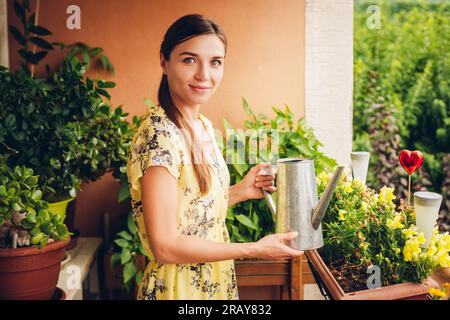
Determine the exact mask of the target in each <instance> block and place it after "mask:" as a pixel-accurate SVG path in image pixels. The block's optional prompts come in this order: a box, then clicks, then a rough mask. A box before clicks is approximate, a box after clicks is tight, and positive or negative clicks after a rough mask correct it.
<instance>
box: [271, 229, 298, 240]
mask: <svg viewBox="0 0 450 320" xmlns="http://www.w3.org/2000/svg"><path fill="white" fill-rule="evenodd" d="M275 235H276V237H277V239H278V240H280V241H282V240H286V241H289V240H293V239H295V238H297V236H298V232H297V231H291V232H285V233H276V234H275Z"/></svg>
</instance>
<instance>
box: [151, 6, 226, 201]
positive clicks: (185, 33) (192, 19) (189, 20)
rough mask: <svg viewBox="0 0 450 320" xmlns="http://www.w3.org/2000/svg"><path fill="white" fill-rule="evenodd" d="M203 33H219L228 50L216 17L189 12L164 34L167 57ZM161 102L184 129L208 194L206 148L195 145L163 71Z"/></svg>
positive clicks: (199, 178)
mask: <svg viewBox="0 0 450 320" xmlns="http://www.w3.org/2000/svg"><path fill="white" fill-rule="evenodd" d="M204 34H215V35H217V37H219V39H220V40H221V41H222V42H223V44H224V47H225V52H226V50H227V40H226V37H225V34H224V32H223V31H222V29H221V28H220V27H219V25H217V24H216V23H215V22H214V21H211V20H210V19H207V18H206V17H204V16H202V15H200V14H189V15H186V16H183V17H181V18H180V19H178V20H177V21H175V22H174V23H173V24H172V25H171V26H170V27H169V29H168V30H167V32H166V34H165V35H164V40H163V42H162V43H161V49H160V52H161V53H162V54H163V56H164V59H165V60H169V58H170V53H171V52H172V50H173V48H174V47H175V46H176V45H178V44H180V43H182V42H184V41H186V40H189V39H191V38H193V37H195V36H199V35H204ZM158 104H159V105H160V106H161V107H162V108H163V109H164V111H165V112H166V114H167V116H168V118H169V119H170V120H171V121H172V122H173V123H175V125H176V126H177V127H178V128H181V129H185V130H181V132H182V133H183V135H184V138H185V141H186V142H187V147H188V150H189V151H190V158H191V163H192V165H193V169H194V172H195V176H196V178H197V182H198V185H199V188H200V193H201V194H202V195H206V194H207V193H208V192H209V189H210V187H211V174H210V171H209V167H208V166H207V165H206V162H205V161H203V160H204V159H205V157H204V150H203V148H202V147H201V146H200V148H197V147H196V146H195V143H194V131H193V129H192V128H191V126H190V125H189V123H188V122H187V121H186V119H184V118H183V116H182V114H181V113H180V111H179V110H178V108H177V107H176V106H175V104H174V102H173V100H172V96H171V95H170V90H169V83H168V81H167V75H166V74H164V73H163V75H162V78H161V83H160V85H159V90H158ZM198 159H201V161H200V162H199V161H198Z"/></svg>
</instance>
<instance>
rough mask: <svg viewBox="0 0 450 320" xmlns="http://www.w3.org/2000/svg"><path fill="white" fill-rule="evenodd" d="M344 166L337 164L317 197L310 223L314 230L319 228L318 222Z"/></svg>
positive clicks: (320, 220)
mask: <svg viewBox="0 0 450 320" xmlns="http://www.w3.org/2000/svg"><path fill="white" fill-rule="evenodd" d="M344 168H345V167H344V166H338V167H337V169H336V171H335V172H334V174H333V176H332V177H331V180H330V182H329V183H328V185H327V187H326V188H325V191H324V192H323V194H322V196H321V197H320V199H319V202H318V203H317V206H316V207H315V208H314V209H313V212H312V216H311V224H312V227H313V228H314V230H317V228H319V226H320V223H321V222H322V219H323V216H324V215H325V212H326V211H327V208H328V204H329V203H330V200H331V197H332V196H333V194H334V191H335V190H336V187H337V185H338V182H339V178H340V177H341V175H342V173H343V172H344Z"/></svg>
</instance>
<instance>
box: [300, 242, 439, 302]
mask: <svg viewBox="0 0 450 320" xmlns="http://www.w3.org/2000/svg"><path fill="white" fill-rule="evenodd" d="M305 253H306V256H307V257H308V259H309V260H310V261H311V264H312V266H313V269H314V270H312V271H313V272H316V274H317V277H318V281H317V282H319V283H318V285H319V287H321V286H322V287H323V288H322V291H325V292H326V294H327V296H328V297H329V298H330V299H334V300H428V299H430V296H429V295H428V290H429V289H430V288H432V287H438V284H437V283H436V282H435V281H434V280H433V279H431V278H428V279H426V280H425V281H424V282H422V283H413V282H406V283H400V284H395V285H391V286H386V287H381V288H376V289H367V290H361V291H355V292H349V293H345V292H344V290H343V289H342V287H341V286H340V285H339V283H338V282H337V281H336V279H335V278H334V276H333V274H332V273H331V271H330V270H329V268H328V266H327V265H326V264H325V262H324V261H323V260H322V258H321V257H320V254H319V253H318V252H317V250H311V251H306V252H305ZM325 292H323V293H325Z"/></svg>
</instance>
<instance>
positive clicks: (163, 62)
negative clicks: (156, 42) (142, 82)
mask: <svg viewBox="0 0 450 320" xmlns="http://www.w3.org/2000/svg"><path fill="white" fill-rule="evenodd" d="M159 64H160V66H161V69H162V71H163V73H164V74H165V75H167V67H166V59H164V54H163V53H162V52H160V53H159Z"/></svg>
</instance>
